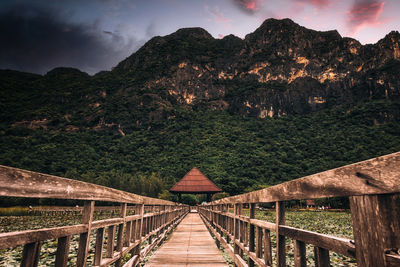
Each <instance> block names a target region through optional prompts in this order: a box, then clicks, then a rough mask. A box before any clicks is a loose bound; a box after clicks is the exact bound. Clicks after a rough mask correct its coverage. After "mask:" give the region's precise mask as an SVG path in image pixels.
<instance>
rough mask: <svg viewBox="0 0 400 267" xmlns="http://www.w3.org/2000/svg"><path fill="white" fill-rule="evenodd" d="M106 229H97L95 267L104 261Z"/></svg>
mask: <svg viewBox="0 0 400 267" xmlns="http://www.w3.org/2000/svg"><path fill="white" fill-rule="evenodd" d="M103 246H104V228H99V229H97V232H96V248H95V252H94V265H100V264H101V261H102V260H103ZM56 266H57V265H56Z"/></svg>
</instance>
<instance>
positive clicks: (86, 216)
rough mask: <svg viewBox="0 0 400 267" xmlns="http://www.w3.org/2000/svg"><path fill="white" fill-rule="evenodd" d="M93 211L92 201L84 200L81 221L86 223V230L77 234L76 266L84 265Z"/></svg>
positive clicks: (87, 251)
mask: <svg viewBox="0 0 400 267" xmlns="http://www.w3.org/2000/svg"><path fill="white" fill-rule="evenodd" d="M93 211H94V201H85V204H84V208H83V213H82V223H83V224H86V225H87V229H88V230H87V232H85V233H82V234H80V236H79V248H78V257H77V260H76V266H78V267H81V266H86V259H87V256H88V253H89V244H90V232H91V230H92V220H93Z"/></svg>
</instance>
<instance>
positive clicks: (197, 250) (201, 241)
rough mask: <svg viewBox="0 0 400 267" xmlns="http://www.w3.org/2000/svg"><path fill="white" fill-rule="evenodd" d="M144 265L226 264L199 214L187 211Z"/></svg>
mask: <svg viewBox="0 0 400 267" xmlns="http://www.w3.org/2000/svg"><path fill="white" fill-rule="evenodd" d="M145 266H146V267H155V266H216V267H218V266H221V267H222V266H228V265H227V264H226V262H225V260H224V258H223V257H222V254H221V253H220V251H219V250H218V248H217V246H216V245H215V242H214V240H213V238H212V237H211V235H210V234H209V232H208V231H207V228H206V227H205V225H204V223H203V222H202V220H201V218H200V216H199V215H198V214H197V213H189V214H188V215H186V217H185V218H184V219H183V220H182V222H181V223H180V224H179V225H178V227H177V228H176V230H175V231H174V232H173V233H172V235H171V237H170V239H169V240H168V241H167V242H166V243H164V244H163V245H162V246H161V248H159V249H158V250H157V251H156V252H155V253H154V255H153V256H152V257H151V258H150V260H149V261H148V262H147V263H146V264H145Z"/></svg>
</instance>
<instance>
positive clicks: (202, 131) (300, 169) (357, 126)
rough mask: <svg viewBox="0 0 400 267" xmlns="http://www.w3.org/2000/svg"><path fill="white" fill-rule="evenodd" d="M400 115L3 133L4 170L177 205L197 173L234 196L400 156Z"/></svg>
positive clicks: (331, 113)
mask: <svg viewBox="0 0 400 267" xmlns="http://www.w3.org/2000/svg"><path fill="white" fill-rule="evenodd" d="M399 113H400V103H399V102H396V101H389V100H373V101H369V102H360V103H358V104H356V105H348V106H346V105H342V106H339V107H336V108H332V109H324V110H322V111H318V112H314V113H309V114H306V115H297V116H294V115H287V116H282V117H273V118H265V119H260V118H256V117H245V116H240V115H234V114H230V113H229V112H227V111H210V110H201V109H199V110H187V109H184V108H182V109H176V111H175V118H174V119H172V120H161V121H158V122H154V123H152V124H151V125H146V127H141V128H137V129H136V130H135V131H133V132H132V133H128V134H126V135H125V136H122V135H120V134H117V133H114V132H105V131H96V130H93V129H79V130H75V131H65V130H54V129H52V130H46V129H32V128H29V127H25V126H24V125H21V126H14V127H5V126H2V129H1V130H0V146H1V148H2V149H1V150H0V164H2V165H7V166H12V167H18V168H22V169H28V170H32V171H37V172H43V173H47V174H53V175H58V176H62V177H68V178H73V179H78V180H82V181H87V182H90V183H95V184H100V185H105V186H109V187H113V188H117V189H121V190H124V191H128V192H133V193H137V194H141V195H146V196H151V197H158V196H160V197H163V198H167V199H172V200H173V199H174V198H173V196H171V195H170V194H169V193H168V191H167V190H168V189H169V188H170V187H172V186H173V185H174V183H175V182H177V181H178V180H179V179H181V178H182V177H183V176H184V175H185V174H186V173H187V172H188V171H189V170H190V169H191V168H193V167H197V168H199V169H200V170H201V172H203V174H205V175H206V176H207V177H208V178H210V179H211V180H212V181H213V182H214V183H216V184H217V185H218V186H219V187H220V188H221V189H222V190H223V191H224V192H226V193H227V194H229V195H236V194H240V193H243V192H248V191H252V190H255V189H259V188H263V187H266V186H271V185H274V184H278V183H282V182H285V181H288V180H291V179H295V178H300V177H302V176H306V175H309V174H314V173H317V172H320V171H324V170H328V169H332V168H335V167H339V166H343V165H346V164H350V163H353V162H358V161H361V160H365V159H369V158H373V157H377V156H380V155H384V154H388V153H392V152H395V151H399V150H400V114H399ZM189 198H190V197H189ZM1 201H2V202H3V203H2V204H3V205H15V204H21V201H22V202H23V200H15V199H13V200H11V199H2V200H1ZM22 204H23V203H22Z"/></svg>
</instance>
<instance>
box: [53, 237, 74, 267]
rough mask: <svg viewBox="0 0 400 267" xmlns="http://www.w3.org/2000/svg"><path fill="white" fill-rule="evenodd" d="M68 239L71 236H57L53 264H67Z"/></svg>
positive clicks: (63, 265) (62, 266)
mask: <svg viewBox="0 0 400 267" xmlns="http://www.w3.org/2000/svg"><path fill="white" fill-rule="evenodd" d="M70 240H71V236H64V237H60V238H58V241H57V253H56V262H55V266H60V267H65V266H67V262H68V252H69V244H70Z"/></svg>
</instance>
